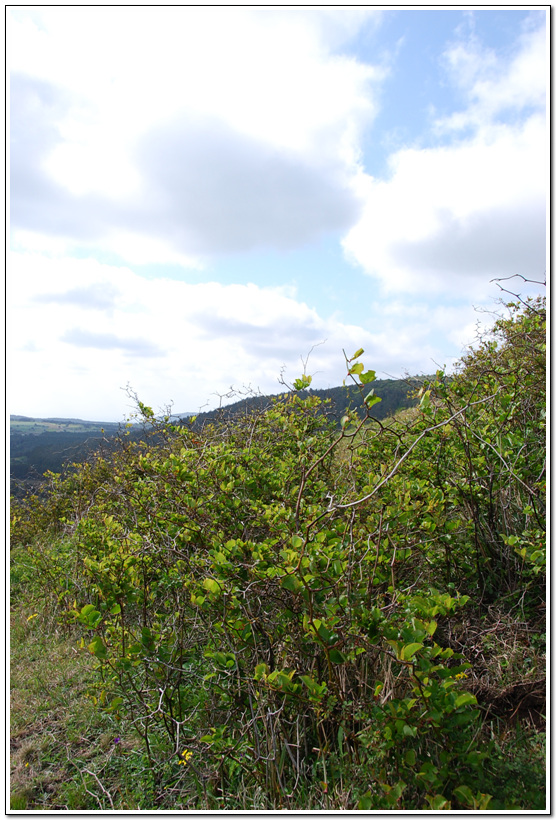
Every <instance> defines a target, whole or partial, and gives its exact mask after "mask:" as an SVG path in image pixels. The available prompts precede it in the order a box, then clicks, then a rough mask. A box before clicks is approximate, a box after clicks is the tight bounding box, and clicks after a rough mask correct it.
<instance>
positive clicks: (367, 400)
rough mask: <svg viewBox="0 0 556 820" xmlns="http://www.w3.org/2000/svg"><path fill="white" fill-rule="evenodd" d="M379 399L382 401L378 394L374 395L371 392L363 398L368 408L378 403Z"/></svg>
mask: <svg viewBox="0 0 556 820" xmlns="http://www.w3.org/2000/svg"><path fill="white" fill-rule="evenodd" d="M379 401H382V399H381V398H380V396H374V395H373V394H372V393H369V394H368V396H366V398H365V404H366V405H367V407H368V408H371V407H374V405H375V404H378V403H379Z"/></svg>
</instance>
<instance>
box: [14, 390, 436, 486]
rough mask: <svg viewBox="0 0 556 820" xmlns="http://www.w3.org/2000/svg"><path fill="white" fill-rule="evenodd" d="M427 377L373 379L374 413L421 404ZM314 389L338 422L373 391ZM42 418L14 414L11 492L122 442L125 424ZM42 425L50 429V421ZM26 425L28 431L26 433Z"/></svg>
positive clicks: (255, 403)
mask: <svg viewBox="0 0 556 820" xmlns="http://www.w3.org/2000/svg"><path fill="white" fill-rule="evenodd" d="M425 378H427V377H425V376H423V377H419V378H408V379H384V380H377V381H374V382H372V384H370V385H369V388H370V389H372V388H374V392H375V394H376V395H377V396H379V397H380V399H381V401H380V402H378V403H377V404H375V405H374V406H373V407H372V409H371V411H370V415H371V416H372V417H373V418H376V419H379V420H380V419H384V418H387V417H388V416H391V415H393V414H394V413H396V412H397V411H398V410H402V409H404V408H407V407H412V406H414V405H415V404H416V402H417V399H416V398H414V394H415V392H416V388H417V387H418V386H419V384H420V383H421V382H422V381H423V380H424V379H425ZM309 392H310V394H311V395H314V396H318V397H319V398H320V399H322V401H323V405H322V413H323V414H326V415H327V416H328V417H329V418H333V419H335V420H336V421H337V423H338V424H339V423H340V419H341V417H342V415H343V414H344V412H345V411H346V410H347V409H348V408H349V409H351V410H354V411H362V410H363V408H364V397H365V395H367V393H368V392H369V390H365V391H364V392H363V391H362V390H361V387H360V386H357V385H348V386H345V387H344V386H340V387H332V388H328V389H326V390H311V391H307V392H303V391H302V392H301V393H300V395H301V396H306V395H308V393H309ZM285 396H286V394H285V393H284V394H281V395H278V396H264V395H255V396H249V397H247V398H244V399H241V400H240V401H236V402H234V403H233V404H229V405H226V406H224V407H221V408H219V409H216V410H211V411H209V412H206V413H199V414H198V415H196V416H195V417H194V420H190V419H188V418H183V419H182V420H181V421H180V422H179V423H180V424H191V425H192V426H193V428H194V429H197V430H200V429H202V428H203V427H204V426H205V425H207V424H212V423H214V422H216V421H222V420H225V419H231V418H234V417H235V416H241V415H245V414H246V413H250V412H255V411H260V410H262V409H263V408H265V407H268V406H270V405H271V404H272V402H275V401H280V400H283V399H284V398H285ZM16 421H25V422H27V423H28V424H26V425H21V424H17V423H15V422H16ZM41 421H43V420H38V419H31V418H28V417H24V416H12V417H11V420H10V422H11V423H10V484H11V493H12V495H14V496H15V497H18V498H21V497H23V496H25V495H27V494H28V493H29V492H37V491H38V490H40V487H41V484H42V482H43V480H44V473H46V472H47V471H50V472H53V473H62V472H64V471H65V470H66V469H68V468H70V467H71V465H72V464H74V463H79V462H82V461H85V460H86V459H87V458H88V457H89V456H90V455H91V454H92V453H93V452H95V451H96V450H98V449H99V448H100V447H104V448H107V449H111V448H112V447H113V446H114V445H115V443H116V441H117V435H118V431H119V427H120V426H119V425H117V424H113V423H109V422H107V423H106V424H98V425H95V426H92V425H91V426H90V429H86V430H81V431H71V430H67V429H62V430H60V431H51V430H48V429H45V431H44V432H38V433H37V432H36V430H37V429H41V425H40V424H36V425H34V428H33V425H32V424H31V423H32V422H41ZM48 421H49V422H57V423H59V424H60V425H63V424H64V423H66V426H70V424H69V423H70V422H72V423H73V422H75V423H76V424H78V423H79V422H78V420H76V419H49V420H48ZM42 426H43V427H45V428H46V425H42ZM101 428H103V429H101ZM22 429H23V430H28V432H21V431H22ZM142 435H143V433H142V431H141V430H140V429H139V430H137V432H132V433H131V437H132V438H133V439H140V438H141V437H142Z"/></svg>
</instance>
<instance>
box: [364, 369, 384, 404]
mask: <svg viewBox="0 0 556 820" xmlns="http://www.w3.org/2000/svg"><path fill="white" fill-rule="evenodd" d="M375 379H376V371H374V370H367V372H366V373H361V375H360V376H359V380H360V382H361V384H370V382H374V380H375ZM379 401H380V399H379Z"/></svg>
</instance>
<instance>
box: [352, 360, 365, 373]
mask: <svg viewBox="0 0 556 820" xmlns="http://www.w3.org/2000/svg"><path fill="white" fill-rule="evenodd" d="M364 369H365V365H364V364H363V362H357V364H354V365H352V367H350V369H349V370H348V373H349V374H350V376H352V375H354V374H355V375H358V374H359V373H362V372H363V371H364Z"/></svg>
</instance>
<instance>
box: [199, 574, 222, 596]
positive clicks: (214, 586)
mask: <svg viewBox="0 0 556 820" xmlns="http://www.w3.org/2000/svg"><path fill="white" fill-rule="evenodd" d="M203 587H204V588H205V589H206V590H207V592H212V594H213V595H216V594H218V593H219V592H220V585H219V584H218V583H217V582H216V581H215V580H214V578H205V580H204V581H203Z"/></svg>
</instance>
